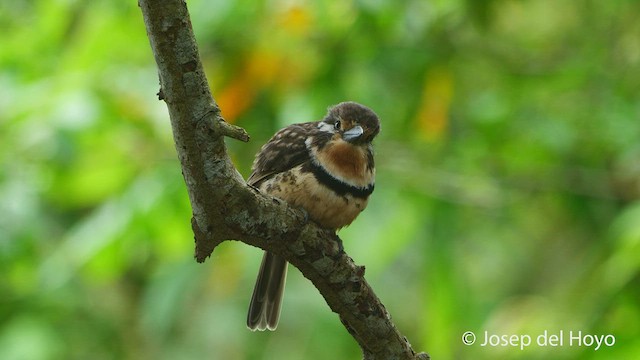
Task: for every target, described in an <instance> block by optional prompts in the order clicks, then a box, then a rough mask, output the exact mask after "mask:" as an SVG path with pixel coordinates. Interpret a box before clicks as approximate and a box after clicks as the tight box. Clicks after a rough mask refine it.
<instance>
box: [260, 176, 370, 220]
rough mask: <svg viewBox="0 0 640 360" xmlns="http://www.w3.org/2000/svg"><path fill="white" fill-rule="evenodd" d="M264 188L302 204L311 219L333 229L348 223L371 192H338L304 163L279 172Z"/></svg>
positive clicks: (271, 193) (364, 205) (365, 202)
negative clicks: (366, 193)
mask: <svg viewBox="0 0 640 360" xmlns="http://www.w3.org/2000/svg"><path fill="white" fill-rule="evenodd" d="M260 189H261V190H262V191H264V192H266V193H268V194H270V195H273V196H275V197H278V198H280V199H282V200H284V201H286V202H288V203H289V204H291V205H293V206H295V207H301V208H303V209H304V210H305V211H307V213H308V214H309V217H310V218H311V220H313V221H315V222H317V223H318V224H319V225H320V226H322V227H325V228H329V229H339V228H342V227H344V226H347V225H349V224H351V222H353V220H355V218H356V217H357V216H358V215H359V214H360V212H362V210H364V209H365V208H366V207H367V203H368V195H366V196H354V195H353V194H351V193H348V192H347V193H338V192H336V191H334V190H333V189H332V188H330V187H328V186H326V185H325V184H323V183H321V182H320V181H318V178H317V177H316V176H315V175H314V173H313V172H311V171H308V170H307V169H306V168H305V166H304V165H299V166H296V167H294V168H293V169H290V170H287V171H285V172H282V173H279V174H276V175H275V176H273V177H272V178H270V179H268V180H267V181H265V182H263V183H262V184H261V185H260Z"/></svg>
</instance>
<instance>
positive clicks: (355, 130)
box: [342, 125, 364, 141]
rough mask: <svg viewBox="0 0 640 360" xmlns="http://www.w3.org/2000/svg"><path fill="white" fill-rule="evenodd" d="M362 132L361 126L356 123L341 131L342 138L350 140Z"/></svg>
mask: <svg viewBox="0 0 640 360" xmlns="http://www.w3.org/2000/svg"><path fill="white" fill-rule="evenodd" d="M362 134H364V130H362V126H360V125H356V126H354V127H352V128H351V129H349V130H347V131H345V132H344V133H342V138H343V139H345V140H346V141H352V140H355V139H357V138H358V137H360V135H362Z"/></svg>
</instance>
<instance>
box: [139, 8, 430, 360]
mask: <svg viewBox="0 0 640 360" xmlns="http://www.w3.org/2000/svg"><path fill="white" fill-rule="evenodd" d="M139 6H140V8H141V9H142V15H143V17H144V22H145V26H146V29H147V35H148V37H149V41H150V43H151V48H152V50H153V54H154V57H155V60H156V63H157V65H158V72H159V76H160V86H161V89H160V92H159V95H160V99H161V100H164V101H165V102H166V104H167V108H168V110H169V116H170V119H171V126H172V129H173V135H174V141H175V146H176V150H177V153H178V157H179V159H180V163H181V165H182V174H183V176H184V179H185V183H186V185H187V190H188V193H189V200H190V201H191V206H192V209H193V218H192V221H191V223H192V228H193V232H194V235H195V243H196V251H195V257H196V259H197V261H198V262H203V261H204V260H205V259H206V258H207V257H208V256H210V255H211V253H212V251H213V250H214V249H215V247H216V246H217V245H218V244H220V243H221V242H222V241H224V240H227V239H237V240H240V241H242V242H244V243H246V244H249V245H252V246H256V247H259V248H262V249H264V250H268V251H271V252H273V253H275V254H278V255H280V256H282V257H284V258H285V259H287V260H288V261H289V262H290V263H291V264H292V265H294V266H295V267H297V268H298V269H299V270H300V271H301V272H302V274H303V275H304V276H305V277H307V278H308V279H309V280H311V282H312V283H313V284H314V285H315V286H316V288H318V290H319V291H320V293H321V294H322V296H323V297H324V298H325V300H326V301H327V304H328V305H329V307H330V308H331V310H333V311H334V312H336V313H338V314H339V316H340V320H341V321H342V323H343V324H344V326H345V327H346V328H347V330H348V331H349V333H350V334H351V335H352V336H353V337H354V338H355V339H356V341H357V342H358V344H359V345H360V347H361V348H362V351H363V354H364V358H365V359H428V355H427V354H425V353H420V354H416V353H415V352H414V351H413V349H412V348H411V345H410V344H409V342H408V341H407V339H406V338H405V337H404V336H402V334H400V333H399V332H398V330H397V329H396V327H395V326H394V324H393V323H392V322H391V320H390V319H391V317H390V315H389V313H388V312H387V311H386V309H385V307H384V306H383V305H382V303H381V302H380V300H379V299H378V298H377V297H376V295H375V294H374V292H373V290H372V289H371V287H369V284H368V283H367V282H366V280H365V279H364V267H361V266H356V265H355V264H354V262H353V260H352V259H351V258H350V257H349V256H347V255H346V254H345V253H344V252H341V251H340V250H339V246H338V241H339V239H338V238H337V236H336V234H335V233H333V232H332V231H328V230H325V229H323V228H320V227H319V226H318V225H316V224H315V223H312V222H308V221H307V220H306V216H305V214H304V213H303V212H302V211H300V210H298V209H294V208H292V207H290V206H289V205H288V204H287V203H285V202H283V201H281V200H278V199H276V198H273V197H270V196H267V195H264V194H262V193H260V192H259V191H257V190H255V189H253V188H252V187H250V186H248V185H247V184H246V183H245V181H244V180H243V178H242V176H241V175H240V174H239V173H238V171H237V170H236V169H235V167H234V166H233V164H232V163H231V160H230V158H229V156H228V155H227V149H226V147H225V144H224V137H225V136H228V137H232V138H235V139H239V140H242V141H248V139H249V136H248V134H247V133H246V132H245V131H244V130H243V129H241V128H239V127H236V126H232V125H230V124H228V123H226V122H225V121H224V119H222V117H221V116H220V109H219V108H218V106H217V104H216V103H215V101H214V100H213V97H212V96H211V93H210V90H209V86H208V83H207V79H206V77H205V74H204V71H203V68H202V64H201V63H200V59H199V55H198V49H197V45H196V42H195V38H194V36H193V30H192V28H191V21H190V18H189V13H188V11H187V7H186V3H185V2H184V0H163V1H154V0H139Z"/></svg>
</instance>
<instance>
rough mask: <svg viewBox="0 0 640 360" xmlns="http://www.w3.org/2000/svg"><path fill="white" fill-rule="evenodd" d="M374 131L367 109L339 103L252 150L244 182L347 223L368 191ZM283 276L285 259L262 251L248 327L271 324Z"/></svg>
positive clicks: (328, 224)
mask: <svg viewBox="0 0 640 360" xmlns="http://www.w3.org/2000/svg"><path fill="white" fill-rule="evenodd" d="M378 132H380V120H379V119H378V116H377V115H376V114H375V113H374V112H373V111H372V110H371V109H369V108H367V107H366V106H363V105H360V104H357V103H355V102H343V103H340V104H338V105H335V106H333V107H330V108H329V111H328V113H327V115H326V116H325V117H324V119H322V120H321V121H316V122H306V123H300V124H293V125H289V126H287V127H286V128H284V129H282V130H280V131H278V132H277V133H276V134H275V135H274V136H273V137H272V138H271V139H270V140H269V141H268V142H267V143H266V144H265V145H264V146H263V147H262V149H261V150H260V152H259V153H258V154H257V155H256V159H255V161H254V163H253V167H252V173H251V175H250V176H249V179H248V180H247V182H248V183H249V185H252V186H254V187H256V188H258V189H260V190H261V191H263V192H265V193H267V194H270V195H273V196H275V197H277V198H280V199H282V200H284V201H286V202H288V203H289V204H291V205H292V206H295V207H299V208H302V209H304V210H305V211H306V212H307V214H308V215H309V218H310V219H311V220H313V221H315V222H316V223H317V224H319V225H320V226H322V227H324V228H327V229H332V230H336V231H337V230H338V229H340V228H342V227H345V226H347V225H349V224H351V222H353V220H354V219H355V218H356V217H357V216H358V215H359V214H360V212H362V210H364V208H365V207H366V206H367V202H368V199H369V195H371V193H372V192H373V188H374V182H375V181H374V180H375V174H376V170H375V166H374V161H373V147H372V146H371V141H372V140H373V139H374V138H375V136H376V135H377V134H378ZM286 277H287V261H286V260H285V259H283V258H281V257H279V256H277V255H275V254H272V253H269V252H265V254H264V256H263V258H262V264H261V265H260V272H259V273H258V279H257V280H256V285H255V288H254V289H253V296H252V297H251V303H250V305H249V314H248V315H247V326H248V327H249V329H251V330H261V331H262V330H265V329H269V330H275V329H276V327H277V326H278V319H279V317H280V308H281V305H282V298H283V295H284V285H285V281H286Z"/></svg>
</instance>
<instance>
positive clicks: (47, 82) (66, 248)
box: [0, 0, 640, 359]
mask: <svg viewBox="0 0 640 360" xmlns="http://www.w3.org/2000/svg"><path fill="white" fill-rule="evenodd" d="M189 7H190V10H191V13H192V20H193V26H194V29H195V32H196V36H197V38H198V40H199V43H200V46H201V47H200V51H201V55H202V58H203V62H204V65H205V69H206V71H207V74H208V76H209V80H210V83H211V86H212V89H213V93H214V96H215V97H216V99H217V101H218V102H219V104H220V106H221V107H222V111H223V115H224V116H225V117H226V118H227V120H229V121H232V122H235V123H237V124H238V125H240V126H243V127H245V128H246V129H247V130H248V131H249V132H250V134H251V135H252V141H251V142H250V143H249V144H243V143H238V142H234V141H228V145H229V147H230V150H231V153H232V156H233V159H234V161H235V162H236V164H237V166H238V168H239V170H240V171H241V172H242V173H243V174H244V175H245V176H246V175H248V173H249V169H250V164H251V161H252V158H253V155H254V154H255V152H256V151H257V150H258V149H259V147H260V146H261V144H262V143H264V142H265V141H266V140H267V139H268V138H269V136H270V135H271V134H273V133H274V132H275V131H276V130H277V129H279V128H280V127H282V126H284V125H287V124H290V123H292V122H300V121H310V120H317V119H319V118H321V117H322V116H323V115H324V113H325V110H326V107H327V106H329V105H331V104H335V103H337V102H340V101H344V100H354V101H358V102H361V103H363V104H366V105H368V106H370V107H371V108H373V109H374V110H375V111H376V112H377V113H378V114H379V115H380V117H381V119H382V121H383V127H382V133H381V135H380V137H379V139H377V141H376V144H375V145H376V150H377V166H378V181H377V184H376V192H375V193H374V196H373V197H372V199H371V202H370V206H369V208H368V209H367V210H366V211H365V212H364V213H363V214H362V215H361V217H360V218H359V219H358V220H357V221H356V222H355V223H354V224H353V225H352V226H351V227H349V228H347V229H345V230H343V231H341V237H342V238H343V240H344V241H345V247H346V249H347V251H348V252H349V254H350V255H352V256H353V257H354V259H355V260H356V262H357V263H359V264H364V265H366V267H367V275H368V276H367V278H368V280H369V281H370V283H371V284H372V286H373V287H374V289H376V291H377V293H378V295H379V296H380V297H381V298H382V300H383V302H384V303H385V305H386V307H387V309H388V310H389V311H390V313H391V314H392V316H393V317H394V321H395V322H396V325H397V326H398V328H399V329H400V331H401V332H403V333H404V334H405V335H406V336H407V337H408V338H409V340H410V341H411V342H412V344H413V346H414V347H415V349H417V350H425V351H428V352H429V353H430V354H431V355H432V357H433V358H434V359H454V358H456V359H471V358H473V359H478V358H480V359H483V358H487V359H489V358H491V359H496V358H499V359H548V358H553V359H631V358H638V357H640V340H639V339H640V321H638V320H639V319H640V303H639V299H640V201H638V200H639V197H640V141H639V140H640V121H639V120H640V119H639V116H638V114H639V113H640V98H639V97H638V94H639V91H640V22H638V21H637V14H638V13H640V3H639V2H637V1H631V0H626V1H625V0H612V1H595V0H538V1H533V0H492V1H470V0H466V1H462V0H430V1H422V0H407V1H391V0H387V1H385V0H360V1H337V0H336V1H324V2H317V3H316V2H305V1H246V0H245V1H235V2H233V1H225V0H209V1H202V0H193V1H190V2H189ZM0 32H1V33H2V38H1V39H0V164H1V167H0V273H1V274H2V276H0V358H2V359H86V358H92V359H201V358H208V359H300V358H305V359H316V358H317V359H327V358H331V359H358V358H360V356H361V355H360V351H359V349H358V347H357V345H356V344H355V342H354V341H353V340H352V339H351V338H350V336H349V335H348V333H347V332H346V330H344V328H343V327H342V326H341V324H340V321H339V320H338V318H337V317H336V316H335V314H333V313H331V312H330V310H329V309H328V307H327V306H326V304H325V303H324V302H323V300H322V298H321V296H320V295H319V294H318V293H317V291H316V290H315V289H314V288H313V287H312V286H311V285H310V284H309V283H308V282H307V281H306V280H305V279H304V278H302V277H301V276H300V274H299V273H298V272H297V271H295V270H294V271H290V276H289V284H288V288H287V295H286V300H285V308H284V310H283V315H282V318H281V325H280V327H279V328H278V330H277V331H276V332H274V333H251V332H249V331H248V330H246V329H245V325H244V318H245V311H246V307H247V304H248V300H249V296H250V292H251V289H252V286H253V281H254V276H255V274H256V272H257V267H258V264H259V261H260V260H259V259H260V256H261V252H260V251H259V250H258V249H253V248H250V247H248V246H244V245H242V244H240V243H237V242H229V243H225V244H223V245H222V246H221V247H220V248H219V249H217V250H216V252H215V253H214V254H213V257H212V258H210V259H209V260H208V261H207V262H206V263H205V264H204V265H198V264H196V263H195V262H194V261H193V259H192V254H193V243H192V234H191V231H190V225H189V224H190V222H189V219H190V207H189V203H188V199H187V196H186V191H185V186H184V184H183V180H182V177H181V174H180V168H179V164H178V162H177V159H176V155H175V150H174V148H173V144H172V138H171V133H170V126H169V122H168V115H167V112H166V108H165V106H164V104H163V103H162V102H159V101H158V100H157V98H156V96H155V93H156V92H157V91H158V80H157V74H156V70H155V63H154V62H153V56H152V54H151V52H150V48H149V44H148V40H147V38H146V34H145V30H144V24H143V22H142V16H141V14H140V11H139V9H138V8H137V6H136V3H135V1H124V0H117V1H115V0H112V1H100V0H98V1H91V2H83V1H73V0H71V1H62V0H31V1H27V0H22V1H12V2H10V1H3V2H2V3H0ZM468 330H470V331H474V332H476V334H477V335H478V341H479V342H480V341H481V340H482V336H483V335H482V334H483V332H484V331H485V330H486V331H489V332H490V333H494V334H529V335H531V336H536V335H538V334H541V333H543V331H545V330H547V331H548V332H549V333H558V332H559V331H560V330H563V331H564V332H565V333H567V332H569V331H582V332H583V333H584V334H600V335H605V334H613V335H614V336H615V339H616V342H615V345H614V346H612V347H606V346H603V347H601V348H600V349H599V350H598V351H594V349H593V346H592V347H587V346H575V345H574V346H568V345H567V344H566V342H565V345H564V346H562V347H550V346H547V347H540V346H535V344H534V345H532V346H530V347H529V348H527V349H524V350H520V349H518V348H512V347H502V346H497V347H482V346H480V345H479V343H476V344H475V345H473V346H465V345H463V344H462V341H461V336H462V333H463V332H464V331H468Z"/></svg>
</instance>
